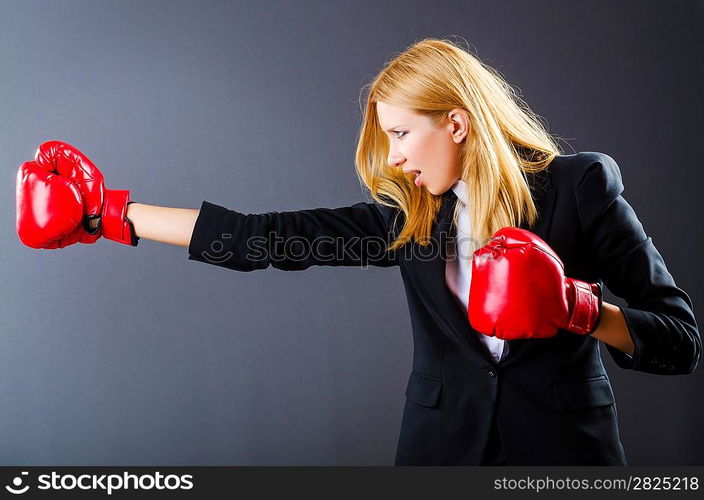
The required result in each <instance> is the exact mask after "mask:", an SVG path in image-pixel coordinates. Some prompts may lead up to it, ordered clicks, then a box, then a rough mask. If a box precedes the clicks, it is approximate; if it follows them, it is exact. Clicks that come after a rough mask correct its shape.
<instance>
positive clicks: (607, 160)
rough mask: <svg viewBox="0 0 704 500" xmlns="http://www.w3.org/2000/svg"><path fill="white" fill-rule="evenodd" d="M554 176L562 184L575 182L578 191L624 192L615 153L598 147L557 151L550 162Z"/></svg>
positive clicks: (574, 188)
mask: <svg viewBox="0 0 704 500" xmlns="http://www.w3.org/2000/svg"><path fill="white" fill-rule="evenodd" d="M548 168H549V171H550V177H551V179H552V181H553V183H554V184H557V185H558V186H563V187H567V186H571V188H572V189H573V190H574V191H577V192H579V191H582V192H587V193H592V194H594V193H595V192H602V193H610V194H613V193H614V192H617V193H621V192H622V191H623V178H622V176H621V170H620V168H619V166H618V164H617V163H616V160H614V159H613V158H612V157H611V156H609V155H608V154H606V153H601V152H597V151H582V152H579V153H575V154H570V155H557V156H556V157H555V158H554V159H553V161H552V162H550V165H549V167H548Z"/></svg>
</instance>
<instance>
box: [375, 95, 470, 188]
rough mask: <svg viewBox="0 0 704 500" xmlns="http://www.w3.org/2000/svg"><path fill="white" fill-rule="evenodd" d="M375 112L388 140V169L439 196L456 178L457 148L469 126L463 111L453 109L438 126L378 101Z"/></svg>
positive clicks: (422, 116) (465, 113)
mask: <svg viewBox="0 0 704 500" xmlns="http://www.w3.org/2000/svg"><path fill="white" fill-rule="evenodd" d="M376 113H377V117H378V119H379V123H380V125H381V128H382V130H383V131H384V133H385V134H386V135H387V136H388V138H389V157H388V159H387V161H388V163H389V166H391V167H396V168H400V169H403V171H404V172H406V173H407V175H411V176H412V178H413V179H414V180H415V183H416V186H425V188H426V189H427V190H428V191H429V192H430V193H432V194H434V195H441V194H443V193H444V192H445V191H447V190H448V189H450V188H451V187H452V185H453V184H454V183H455V182H456V181H457V179H459V178H460V175H461V165H460V147H461V145H462V141H463V140H464V138H465V137H466V135H467V132H468V127H469V117H468V115H467V112H466V111H464V110H462V109H453V110H452V111H451V112H450V113H449V117H448V118H447V119H446V120H445V121H444V122H443V123H442V124H441V125H439V126H438V125H436V124H435V123H434V122H433V121H432V119H431V118H430V117H428V116H425V115H421V114H420V113H417V112H415V111H413V110H411V109H409V108H400V107H397V106H392V105H391V104H386V103H384V102H381V101H378V102H377V103H376ZM417 172H420V175H418V174H417Z"/></svg>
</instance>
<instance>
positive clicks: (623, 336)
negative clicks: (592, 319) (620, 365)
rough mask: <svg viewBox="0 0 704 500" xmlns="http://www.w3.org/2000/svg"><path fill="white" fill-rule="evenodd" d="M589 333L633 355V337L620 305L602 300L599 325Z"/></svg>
mask: <svg viewBox="0 0 704 500" xmlns="http://www.w3.org/2000/svg"><path fill="white" fill-rule="evenodd" d="M591 335H592V337H594V338H597V339H599V340H601V341H602V342H603V343H605V344H607V345H610V346H611V347H615V348H616V349H618V350H619V351H621V352H625V353H626V354H628V355H629V356H633V349H634V346H633V339H632V338H631V335H630V332H629V331H628V325H627V324H626V320H625V318H624V317H623V312H622V311H621V308H620V307H618V306H615V305H613V304H610V303H608V302H604V303H603V304H602V310H601V319H600V321H599V327H598V328H597V329H596V330H595V331H594V332H593V333H592V334H591Z"/></svg>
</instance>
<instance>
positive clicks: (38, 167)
mask: <svg viewBox="0 0 704 500" xmlns="http://www.w3.org/2000/svg"><path fill="white" fill-rule="evenodd" d="M356 167H357V173H358V175H359V178H360V179H361V181H362V182H363V183H364V185H365V186H366V187H367V188H368V189H369V191H370V193H371V196H372V197H373V203H364V202H360V203H357V204H355V205H352V206H349V207H340V208H335V209H327V208H318V209H312V210H300V211H294V212H271V213H265V214H254V215H252V214H250V215H245V214H242V213H238V212H236V211H234V210H229V209H226V208H224V207H221V206H218V205H214V204H212V203H208V202H207V201H204V202H203V204H202V206H201V208H200V210H188V209H178V208H166V207H158V206H150V205H146V204H142V203H134V202H132V201H131V200H130V196H129V192H128V191H115V190H107V189H105V186H104V181H103V176H102V173H101V172H100V170H98V168H97V167H96V166H95V165H94V164H92V163H91V161H90V160H89V159H88V158H87V157H85V155H83V154H82V153H81V152H80V151H78V150H76V149H75V148H73V147H72V146H70V145H67V144H65V143H61V142H57V141H52V142H49V143H45V144H42V145H41V146H40V147H39V150H38V152H37V155H36V157H35V161H33V162H26V163H25V164H23V165H22V166H21V167H20V171H19V173H18V178H17V230H18V234H19V236H20V239H21V240H22V241H23V242H24V243H25V244H27V245H29V246H32V247H34V248H62V247H65V246H67V245H70V244H73V243H76V242H81V243H93V242H95V241H96V240H97V239H98V238H100V237H101V236H105V237H106V238H109V239H112V240H115V241H118V242H121V243H124V244H129V245H133V246H136V245H137V244H138V241H139V238H148V239H151V240H155V241H160V242H164V243H169V244H173V245H180V246H184V247H188V251H189V259H190V260H197V261H201V262H206V263H209V264H213V265H217V266H221V267H224V268H228V269H232V270H239V271H252V270H255V269H263V268H266V267H268V266H270V265H271V266H273V267H276V268H278V269H282V270H302V269H306V268H308V267H310V266H312V265H332V266H338V265H350V266H366V265H375V266H384V267H386V266H399V267H400V270H401V274H402V277H403V280H404V286H405V290H406V294H407V298H408V303H409V310H410V313H411V322H412V327H413V336H414V347H415V351H414V359H413V370H412V372H411V374H410V377H409V381H408V386H407V390H406V398H407V400H406V404H405V408H404V414H403V420H402V423H401V432H400V436H399V440H398V449H397V454H396V464H399V465H416V464H428V465H445V464H463V465H476V464H508V465H541V464H545V465H576V464H584V465H607V464H614V465H623V464H626V458H625V454H624V451H623V447H622V445H621V442H620V439H619V431H618V419H617V411H616V405H615V401H614V395H613V391H612V389H611V384H610V381H609V378H608V375H607V373H606V370H605V369H604V366H603V364H602V362H601V358H600V354H599V341H601V342H603V343H604V344H605V345H606V348H607V349H608V351H609V353H610V354H611V356H612V357H613V358H614V360H615V361H616V363H617V364H618V365H619V366H620V367H622V368H627V369H633V370H639V371H644V372H649V373H658V374H685V373H691V372H693V371H694V369H695V368H696V366H697V364H698V362H699V358H700V356H701V340H700V336H699V331H698V328H697V325H696V322H695V318H694V315H693V312H692V303H691V301H690V299H689V297H688V296H687V294H686V293H685V292H684V291H683V290H681V289H680V288H678V287H677V286H676V284H675V282H674V280H673V279H672V276H671V275H670V274H669V273H668V272H667V269H666V267H665V263H664V262H663V259H662V257H661V256H660V254H659V253H658V251H657V250H656V249H655V247H654V246H653V244H652V241H651V239H650V238H649V237H647V236H646V234H645V232H644V230H643V228H642V226H641V224H640V222H639V221H638V219H637V217H636V215H635V213H634V212H633V210H632V208H631V207H630V206H629V205H628V203H627V202H626V201H625V200H624V198H623V197H622V196H621V192H622V191H623V185H622V182H621V175H620V172H619V168H618V166H617V165H616V163H615V162H614V160H613V159H612V158H611V157H609V156H608V155H605V154H602V153H593V152H584V153H579V154H572V155H563V154H561V153H560V151H559V149H558V147H557V145H556V144H555V142H554V141H553V140H552V138H551V137H550V136H549V135H548V133H547V132H546V131H545V130H544V128H543V127H542V126H541V124H540V122H539V119H538V117H537V116H535V115H534V114H533V113H532V112H531V111H530V110H529V109H528V107H527V106H526V105H525V104H524V103H523V102H522V101H521V100H520V99H519V98H518V97H517V96H516V95H515V93H514V92H513V90H512V88H511V87H510V86H509V85H508V84H507V83H506V82H504V81H503V80H502V79H501V77H500V76H499V75H498V74H497V73H496V72H495V71H494V70H492V69H491V68H489V67H488V66H486V65H484V64H483V63H482V62H480V61H479V60H478V59H477V58H475V57H474V56H472V55H471V54H470V53H468V52H467V51H465V50H463V49H462V48H460V47H458V46H456V45H454V44H453V43H451V42H448V41H445V40H437V39H426V40H422V41H420V42H418V43H416V44H414V45H412V46H411V47H409V48H408V49H407V50H405V51H404V52H403V53H401V54H399V55H398V56H397V57H395V58H394V59H393V60H391V61H390V62H389V63H388V64H387V65H386V66H385V67H384V68H383V70H382V71H381V72H380V74H379V75H378V76H377V77H376V78H375V79H374V81H373V82H372V83H371V84H370V88H369V93H368V97H367V102H366V108H365V109H364V121H363V124H362V127H361V132H360V137H359V143H358V147H357V154H356ZM492 236H493V237H492ZM292 241H295V242H297V243H298V244H300V243H304V244H305V246H306V250H307V251H306V252H304V253H303V254H302V253H301V252H300V251H297V252H296V255H295V257H294V256H292V255H291V253H292V252H291V251H290V250H291V249H290V248H289V246H288V243H291V242H292ZM475 251H476V253H475ZM472 257H474V258H472ZM602 284H605V285H606V286H608V288H609V289H610V290H611V291H612V292H613V293H614V294H615V295H617V296H620V297H622V298H624V299H625V300H626V302H627V303H628V307H617V306H615V305H612V304H609V303H607V302H604V301H603V299H602V294H601V285H602Z"/></svg>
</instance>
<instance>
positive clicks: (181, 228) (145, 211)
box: [127, 203, 198, 247]
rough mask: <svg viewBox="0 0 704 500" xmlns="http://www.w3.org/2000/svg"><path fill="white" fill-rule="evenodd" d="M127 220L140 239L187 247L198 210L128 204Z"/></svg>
mask: <svg viewBox="0 0 704 500" xmlns="http://www.w3.org/2000/svg"><path fill="white" fill-rule="evenodd" d="M127 218H128V219H129V220H131V221H132V224H133V225H134V230H135V233H136V234H137V236H138V237H140V238H146V239H148V240H153V241H158V242H160V243H168V244H169V245H178V246H181V247H188V244H189V242H190V241H191V235H192V234H193V227H194V226H195V224H196V219H197V218H198V210H194V209H190V208H170V207H160V206H156V205H146V204H144V203H130V204H129V206H128V207H127Z"/></svg>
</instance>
